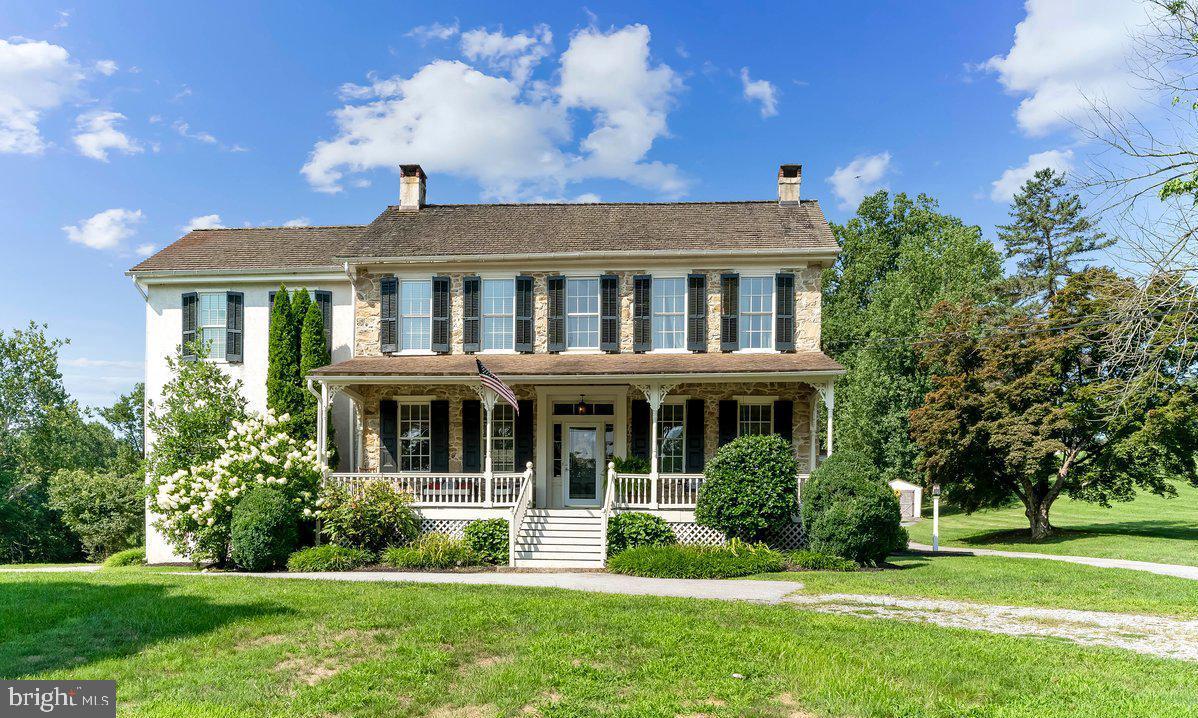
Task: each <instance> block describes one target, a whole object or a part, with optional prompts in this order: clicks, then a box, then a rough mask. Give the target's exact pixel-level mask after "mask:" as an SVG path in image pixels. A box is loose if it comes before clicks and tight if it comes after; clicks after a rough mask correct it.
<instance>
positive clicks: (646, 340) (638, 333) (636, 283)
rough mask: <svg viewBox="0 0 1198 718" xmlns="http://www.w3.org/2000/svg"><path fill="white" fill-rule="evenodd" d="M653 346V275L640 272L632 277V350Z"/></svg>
mask: <svg viewBox="0 0 1198 718" xmlns="http://www.w3.org/2000/svg"><path fill="white" fill-rule="evenodd" d="M652 348H653V277H652V276H650V275H648V274H638V275H636V276H635V277H633V278H632V351H634V352H647V351H649V350H650V349H652Z"/></svg>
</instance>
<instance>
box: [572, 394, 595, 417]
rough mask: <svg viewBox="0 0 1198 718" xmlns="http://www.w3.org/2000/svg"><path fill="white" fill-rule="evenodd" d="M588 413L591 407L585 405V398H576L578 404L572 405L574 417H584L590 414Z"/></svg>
mask: <svg viewBox="0 0 1198 718" xmlns="http://www.w3.org/2000/svg"><path fill="white" fill-rule="evenodd" d="M590 411H591V406H590V404H587V398H586V397H585V396H580V397H578V403H577V404H575V405H574V415H575V416H586V415H587V414H589V413H590Z"/></svg>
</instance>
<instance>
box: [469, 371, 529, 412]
mask: <svg viewBox="0 0 1198 718" xmlns="http://www.w3.org/2000/svg"><path fill="white" fill-rule="evenodd" d="M474 363H475V364H478V378H479V380H480V381H482V383H483V386H485V387H487V388H488V389H490V390H492V391H494V392H495V393H496V394H498V395H499V396H500V397H501V398H502V399H503V400H504V401H506V402H507V403H508V404H511V406H512V411H515V412H516V416H519V415H520V402H519V401H517V400H516V392H514V391H512V388H511V387H510V386H508V385H507V384H504V383H503V380H502V379H500V378H499V377H497V376H495V375H494V374H492V373H491V370H490V369H488V368H486V367H485V366H483V363H482V362H481V361H479V360H478V359H475V360H474Z"/></svg>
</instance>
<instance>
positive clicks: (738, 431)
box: [736, 397, 777, 437]
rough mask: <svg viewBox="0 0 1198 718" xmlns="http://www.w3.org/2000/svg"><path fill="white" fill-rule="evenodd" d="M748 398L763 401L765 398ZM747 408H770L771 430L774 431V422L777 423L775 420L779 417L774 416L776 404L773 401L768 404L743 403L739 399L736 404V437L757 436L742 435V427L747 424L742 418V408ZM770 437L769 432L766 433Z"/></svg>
mask: <svg viewBox="0 0 1198 718" xmlns="http://www.w3.org/2000/svg"><path fill="white" fill-rule="evenodd" d="M746 398H749V399H762V398H764V397H746ZM745 406H768V407H769V408H770V421H769V429H770V430H771V431H772V430H773V428H774V421H775V419H776V418H777V417H775V416H774V404H773V401H772V400H771V401H768V402H767V401H741V400H740V399H737V404H736V436H737V437H741V436H757V435H756V434H744V433H742V432H741V426H742V425H743V424H744V423H745V422H744V420H743V419H742V418H741V415H740V410H741V408H743V407H745ZM768 435H769V433H768V432H767V433H766V436H768Z"/></svg>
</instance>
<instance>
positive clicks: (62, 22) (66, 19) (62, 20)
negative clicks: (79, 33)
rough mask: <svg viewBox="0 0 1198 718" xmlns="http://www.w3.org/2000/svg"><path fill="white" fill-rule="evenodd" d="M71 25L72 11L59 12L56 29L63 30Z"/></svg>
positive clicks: (55, 24)
mask: <svg viewBox="0 0 1198 718" xmlns="http://www.w3.org/2000/svg"><path fill="white" fill-rule="evenodd" d="M70 24H71V11H70V10H59V11H58V21H57V22H55V23H54V29H55V30H61V29H63V28H64V27H66V26H67V25H70Z"/></svg>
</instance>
